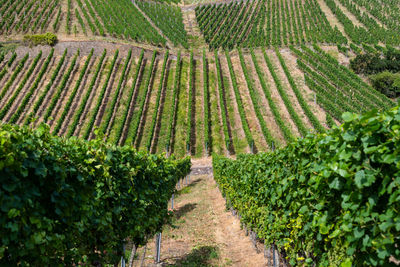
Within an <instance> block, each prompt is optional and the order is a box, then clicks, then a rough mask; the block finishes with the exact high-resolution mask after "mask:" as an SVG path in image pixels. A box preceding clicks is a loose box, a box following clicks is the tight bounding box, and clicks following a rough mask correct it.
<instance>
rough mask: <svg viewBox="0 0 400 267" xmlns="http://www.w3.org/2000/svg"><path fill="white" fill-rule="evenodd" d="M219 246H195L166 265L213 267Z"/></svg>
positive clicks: (174, 266) (175, 266)
mask: <svg viewBox="0 0 400 267" xmlns="http://www.w3.org/2000/svg"><path fill="white" fill-rule="evenodd" d="M218 257H219V255H218V248H217V247H215V246H201V247H196V248H194V249H193V250H192V251H191V252H190V253H189V254H186V255H184V256H183V257H181V258H177V259H176V261H175V263H173V264H169V265H166V266H170V267H172V266H173V267H189V266H190V267H211V266H214V265H213V264H212V263H211V262H212V260H213V259H217V258H218Z"/></svg>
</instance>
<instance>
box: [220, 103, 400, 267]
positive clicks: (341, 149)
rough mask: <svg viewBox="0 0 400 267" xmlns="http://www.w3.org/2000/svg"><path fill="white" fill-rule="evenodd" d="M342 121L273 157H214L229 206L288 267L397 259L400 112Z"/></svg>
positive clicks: (399, 255) (348, 115) (376, 263)
mask: <svg viewBox="0 0 400 267" xmlns="http://www.w3.org/2000/svg"><path fill="white" fill-rule="evenodd" d="M343 121H344V124H343V125H342V126H340V127H335V128H333V129H332V130H330V131H329V132H327V133H323V134H318V135H311V134H309V135H308V136H307V137H305V138H303V139H299V140H298V141H296V142H293V143H291V144H289V145H288V146H287V147H285V148H282V149H278V150H277V151H276V152H274V153H260V154H257V155H240V156H239V157H238V158H237V160H231V159H227V158H224V157H221V156H217V155H214V156H213V168H214V176H215V179H216V181H217V183H218V185H219V187H220V189H221V192H222V193H223V195H224V196H225V197H226V199H227V203H228V205H229V206H231V207H232V208H234V209H236V210H237V211H238V212H239V214H240V216H241V220H242V222H243V223H244V224H246V225H247V227H248V228H250V229H252V230H253V231H255V232H256V233H257V236H258V237H259V238H261V239H264V240H265V243H266V244H267V245H270V244H273V243H274V244H275V245H277V246H278V248H279V249H280V250H281V251H285V254H286V255H287V257H288V260H289V262H290V264H291V265H298V266H312V265H313V264H316V265H318V266H338V265H340V264H342V266H351V265H353V266H389V265H390V263H389V258H390V257H394V258H397V259H400V248H399V247H398V244H399V236H400V215H399V210H400V107H398V106H397V107H395V108H393V109H391V110H389V111H386V112H382V113H378V111H376V110H373V111H370V112H368V113H365V114H364V115H362V116H359V115H356V114H353V113H344V114H343Z"/></svg>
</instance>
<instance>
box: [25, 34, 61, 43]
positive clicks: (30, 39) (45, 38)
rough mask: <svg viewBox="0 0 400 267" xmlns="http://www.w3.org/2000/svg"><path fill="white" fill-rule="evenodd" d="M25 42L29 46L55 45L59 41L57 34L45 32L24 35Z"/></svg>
mask: <svg viewBox="0 0 400 267" xmlns="http://www.w3.org/2000/svg"><path fill="white" fill-rule="evenodd" d="M23 41H24V43H25V44H26V45H29V46H37V45H50V46H55V45H56V43H57V35H55V34H54V33H50V32H47V33H45V34H32V35H29V34H27V35H24V40H23Z"/></svg>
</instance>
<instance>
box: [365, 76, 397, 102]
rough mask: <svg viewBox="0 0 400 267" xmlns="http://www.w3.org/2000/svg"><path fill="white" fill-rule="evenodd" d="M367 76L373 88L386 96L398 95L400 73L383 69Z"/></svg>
mask: <svg viewBox="0 0 400 267" xmlns="http://www.w3.org/2000/svg"><path fill="white" fill-rule="evenodd" d="M369 78H370V80H371V83H372V85H373V86H374V88H375V89H376V90H378V91H379V92H381V93H382V94H385V95H386V96H387V97H391V98H394V97H397V96H399V95H400V73H391V72H389V71H384V72H381V73H378V74H375V75H371V76H370V77H369Z"/></svg>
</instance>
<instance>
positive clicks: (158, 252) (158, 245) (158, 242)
mask: <svg viewBox="0 0 400 267" xmlns="http://www.w3.org/2000/svg"><path fill="white" fill-rule="evenodd" d="M160 257H161V233H158V234H157V236H156V260H155V263H159V262H160Z"/></svg>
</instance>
